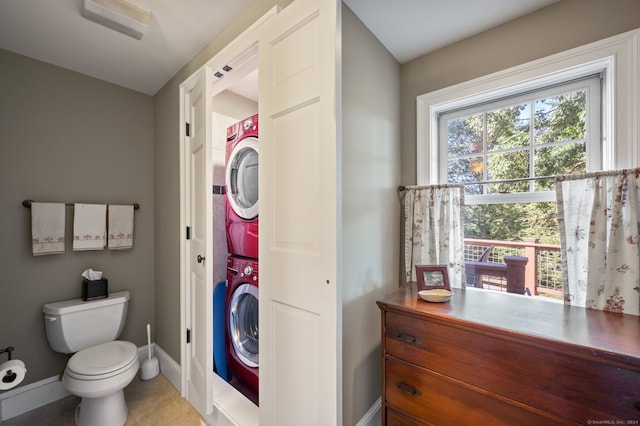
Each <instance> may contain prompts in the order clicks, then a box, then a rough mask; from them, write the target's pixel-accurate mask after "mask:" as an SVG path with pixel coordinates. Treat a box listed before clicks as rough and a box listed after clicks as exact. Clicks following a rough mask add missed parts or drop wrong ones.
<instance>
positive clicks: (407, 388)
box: [395, 382, 421, 396]
mask: <svg viewBox="0 0 640 426" xmlns="http://www.w3.org/2000/svg"><path fill="white" fill-rule="evenodd" d="M395 385H396V387H397V388H398V389H400V390H401V391H402V392H404V393H406V394H407V395H411V396H420V395H421V393H420V391H419V390H418V389H416V388H414V387H413V386H411V385H408V384H406V383H405V382H395Z"/></svg>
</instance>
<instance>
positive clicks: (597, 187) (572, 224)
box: [556, 169, 640, 315]
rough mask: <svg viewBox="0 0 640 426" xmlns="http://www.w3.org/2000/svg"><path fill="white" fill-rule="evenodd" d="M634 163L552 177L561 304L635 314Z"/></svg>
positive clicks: (638, 272)
mask: <svg viewBox="0 0 640 426" xmlns="http://www.w3.org/2000/svg"><path fill="white" fill-rule="evenodd" d="M639 176H640V169H633V170H618V171H612V172H598V173H588V174H582V175H573V176H558V177H557V178H556V194H557V200H558V225H559V228H560V245H561V252H562V266H563V272H564V273H563V277H562V280H563V283H562V284H563V289H564V300H565V303H566V304H570V305H577V306H586V307H588V308H593V309H602V310H605V311H610V312H617V313H625V314H633V315H640V250H639V247H638V240H639V235H640V232H639V231H640V229H639V227H640V204H639V203H638V195H639V194H638V191H639V190H638V186H639V182H640V180H639Z"/></svg>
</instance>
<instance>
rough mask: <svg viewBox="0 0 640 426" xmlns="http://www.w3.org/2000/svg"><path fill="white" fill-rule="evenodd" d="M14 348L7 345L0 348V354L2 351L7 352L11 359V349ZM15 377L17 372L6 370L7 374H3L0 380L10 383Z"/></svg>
mask: <svg viewBox="0 0 640 426" xmlns="http://www.w3.org/2000/svg"><path fill="white" fill-rule="evenodd" d="M14 349H15V348H14V347H13V346H9V347H7V348H4V349H0V355H2V354H3V353H5V352H6V353H7V355H9V361H11V351H13V350H14ZM16 378H17V374H16V373H14V372H13V371H11V370H8V371H7V374H5V375H4V377H3V378H2V379H0V380H2V383H11V382H13V381H14V380H15V379H16Z"/></svg>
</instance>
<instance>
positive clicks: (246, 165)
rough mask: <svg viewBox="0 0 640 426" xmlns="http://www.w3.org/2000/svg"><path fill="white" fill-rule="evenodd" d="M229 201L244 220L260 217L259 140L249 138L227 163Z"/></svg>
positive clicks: (237, 147)
mask: <svg viewBox="0 0 640 426" xmlns="http://www.w3.org/2000/svg"><path fill="white" fill-rule="evenodd" d="M226 185H227V199H228V200H229V204H230V205H231V208H232V209H233V211H234V212H236V214H237V215H238V216H240V217H241V218H243V219H247V220H249V219H253V218H255V217H256V216H258V139H257V138H255V137H247V138H245V139H243V140H241V141H240V142H238V144H237V145H236V146H235V147H234V148H233V151H231V154H230V155H229V159H228V161H227V174H226Z"/></svg>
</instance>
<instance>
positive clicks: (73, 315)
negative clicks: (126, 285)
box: [42, 291, 130, 354]
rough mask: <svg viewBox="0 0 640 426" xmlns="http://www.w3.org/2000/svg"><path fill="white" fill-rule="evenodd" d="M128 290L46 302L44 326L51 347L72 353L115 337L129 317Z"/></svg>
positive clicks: (61, 351)
mask: <svg viewBox="0 0 640 426" xmlns="http://www.w3.org/2000/svg"><path fill="white" fill-rule="evenodd" d="M129 299H130V295H129V292H128V291H120V292H116V293H111V294H109V297H107V298H105V299H99V300H91V301H84V300H82V299H73V300H65V301H63V302H55V303H48V304H46V305H44V306H43V308H42V312H43V313H44V326H45V333H46V335H47V340H48V341H49V345H50V346H51V348H52V349H53V350H54V351H56V352H60V353H65V354H70V353H74V352H78V351H80V350H82V349H85V348H88V347H91V346H95V345H97V344H100V343H106V342H111V341H113V340H116V339H117V338H118V336H120V333H121V332H122V328H123V327H124V323H125V321H126V319H127V306H128V305H129Z"/></svg>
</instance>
